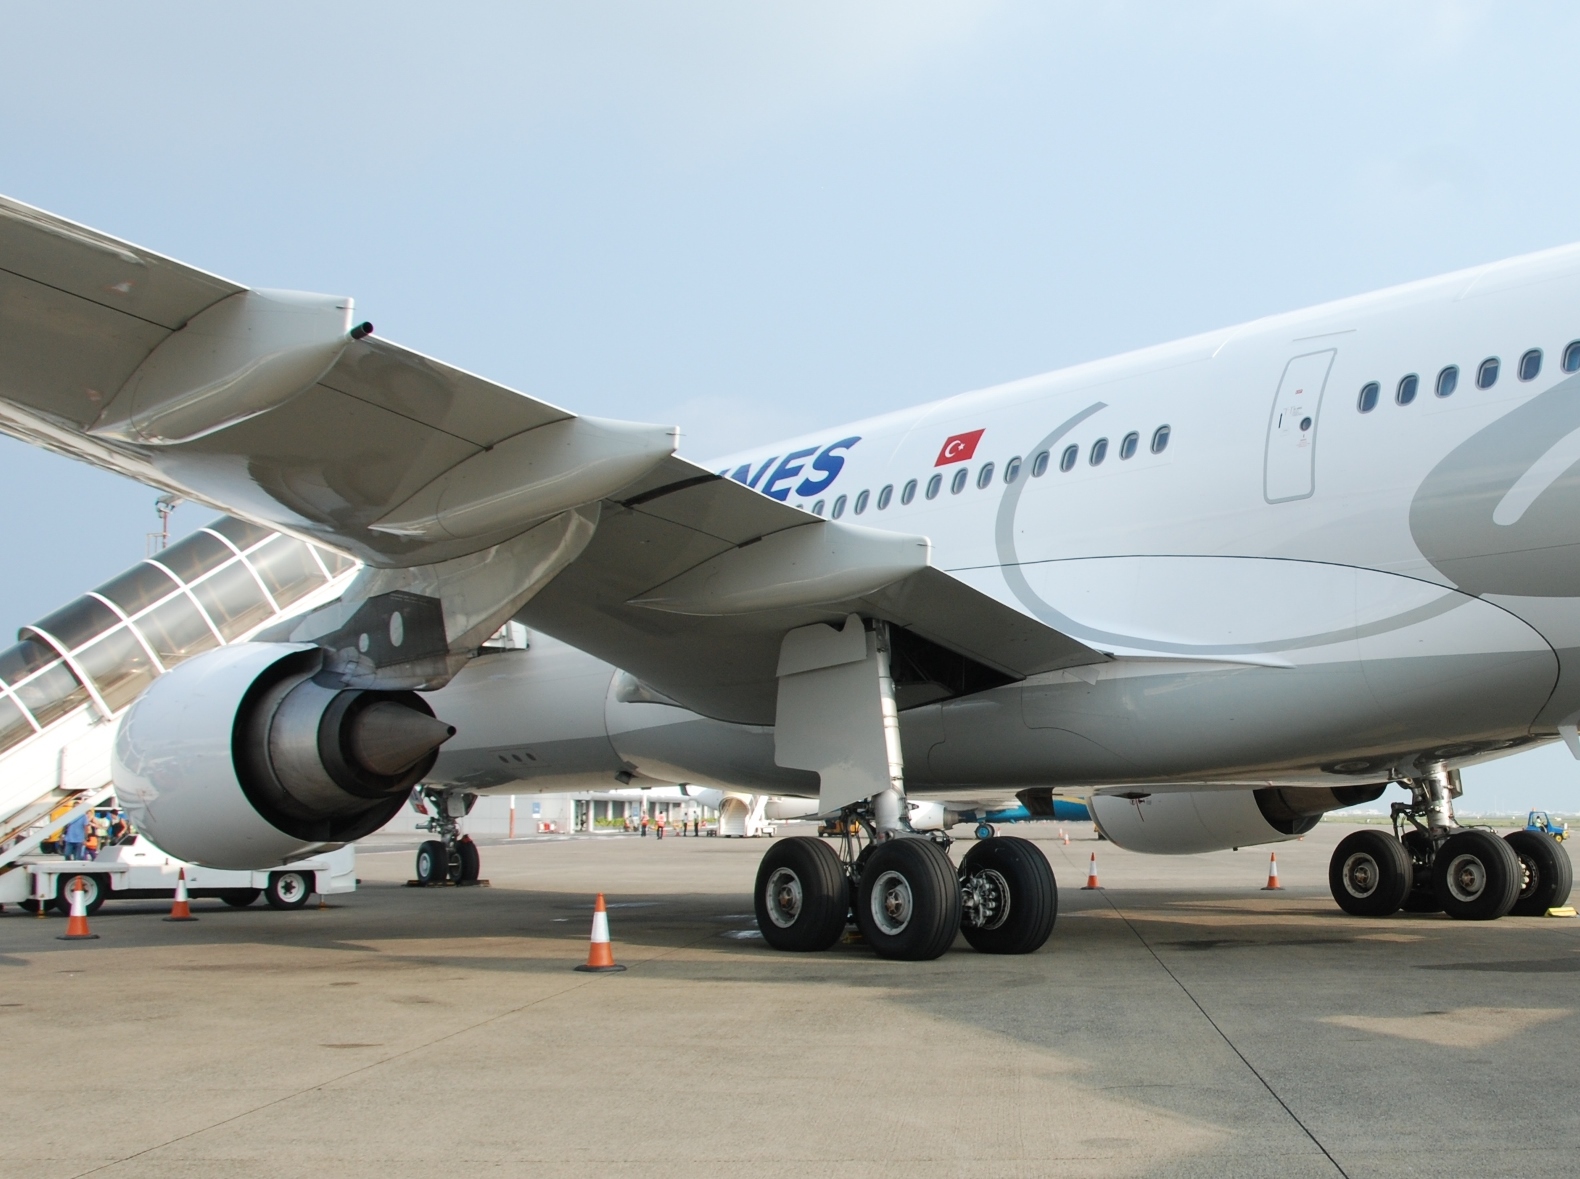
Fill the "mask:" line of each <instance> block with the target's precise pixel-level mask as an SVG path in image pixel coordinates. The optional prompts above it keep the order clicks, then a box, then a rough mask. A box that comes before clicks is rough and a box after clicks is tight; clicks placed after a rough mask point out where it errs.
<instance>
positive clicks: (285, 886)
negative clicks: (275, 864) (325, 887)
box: [263, 869, 315, 909]
mask: <svg viewBox="0 0 1580 1179" xmlns="http://www.w3.org/2000/svg"><path fill="white" fill-rule="evenodd" d="M314 883H315V882H314V880H313V874H312V873H311V872H297V871H294V870H292V869H287V870H286V871H284V872H270V873H269V887H267V888H265V889H264V890H263V899H264V900H266V901H268V902H269V907H270V908H271V909H300V908H302V907H304V906H305V905H306V904H307V902H308V901H309V900H311V899H312V896H313V885H314Z"/></svg>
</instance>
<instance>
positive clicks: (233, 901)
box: [219, 888, 263, 909]
mask: <svg viewBox="0 0 1580 1179" xmlns="http://www.w3.org/2000/svg"><path fill="white" fill-rule="evenodd" d="M262 895H263V889H261V888H227V889H226V890H225V891H224V892H222V893H220V894H219V899H220V900H222V901H224V902H225V903H226V904H227V905H229V906H230V907H231V908H232V909H245V908H246V907H247V906H248V905H250V904H252V902H253V901H255V900H257V899H258V898H259V897H261V896H262Z"/></svg>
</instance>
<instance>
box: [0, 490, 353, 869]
mask: <svg viewBox="0 0 1580 1179" xmlns="http://www.w3.org/2000/svg"><path fill="white" fill-rule="evenodd" d="M359 568H360V565H358V564H357V562H355V561H353V560H352V559H351V558H349V557H347V556H345V555H343V554H341V553H337V552H334V551H333V550H331V549H326V548H320V547H318V546H317V545H311V544H307V543H306V542H304V541H300V540H297V539H295V538H294V537H290V536H286V535H284V534H282V533H278V532H274V531H272V530H270V529H267V528H260V527H258V526H257V525H255V524H250V523H247V522H246V521H244V520H238V519H235V518H234V517H223V518H221V519H219V520H216V521H214V522H213V523H212V524H210V525H209V526H207V527H206V528H203V529H200V530H199V531H197V532H195V533H193V534H192V535H191V536H189V537H187V538H186V539H184V540H181V541H179V542H177V543H176V544H173V545H171V546H170V547H169V548H166V549H162V550H160V551H159V552H157V553H155V554H154V555H153V556H151V557H149V558H148V559H147V560H145V561H141V562H139V563H138V564H136V565H134V566H133V567H132V568H130V569H128V570H127V571H126V572H125V573H122V574H121V575H120V576H119V577H116V578H114V579H113V580H111V581H109V582H106V583H105V584H104V585H101V586H100V587H99V588H98V589H96V590H93V591H92V592H90V593H87V594H84V595H83V596H82V597H80V598H78V599H77V600H76V601H74V602H72V603H71V604H70V605H68V606H66V607H64V608H62V609H60V610H57V611H55V612H54V613H53V614H51V615H49V616H48V617H47V618H43V619H41V620H39V621H38V622H36V623H34V624H33V625H32V626H26V627H23V628H22V630H21V631H20V632H19V633H18V635H17V643H16V645H15V646H13V647H11V648H10V649H9V650H7V651H5V652H4V653H0V874H3V873H5V872H7V871H10V870H11V869H12V868H13V867H14V866H15V865H16V862H17V860H19V859H20V858H21V857H23V856H26V855H29V854H31V853H33V852H35V851H37V849H38V846H39V844H40V843H42V842H43V841H44V840H46V839H48V838H50V836H52V835H53V834H54V833H55V832H56V831H59V830H60V829H61V828H62V827H63V826H65V824H67V823H69V822H71V820H73V819H75V818H76V817H77V816H79V815H82V814H85V813H87V812H88V811H91V810H92V809H93V808H94V807H96V806H99V805H100V804H102V803H103V802H105V801H106V800H107V799H108V798H109V797H110V796H111V793H112V789H113V788H112V786H111V782H110V750H111V747H112V745H113V743H114V740H115V730H116V725H117V723H118V721H119V720H120V717H121V715H122V713H124V712H125V711H126V709H127V708H129V707H130V706H131V705H132V702H133V701H135V700H136V699H137V698H138V696H140V695H142V693H143V690H144V689H145V688H147V686H148V685H149V684H151V683H152V682H153V681H154V680H155V679H157V678H158V677H159V676H161V675H163V674H164V673H165V672H167V671H169V670H170V669H171V668H172V667H174V666H175V665H176V664H178V663H180V662H182V661H183V660H186V659H190V658H192V656H194V655H198V654H201V653H202V652H204V651H208V650H211V649H212V648H214V647H219V646H222V645H224V644H226V643H235V642H244V641H246V640H247V639H249V638H251V637H252V636H253V635H255V634H257V633H258V632H260V631H262V630H264V629H265V628H267V627H269V626H272V625H273V624H274V623H276V622H279V621H280V620H281V619H283V618H286V617H289V616H291V615H295V614H299V613H301V612H303V611H304V610H309V609H312V608H314V607H316V606H319V605H322V604H323V603H325V602H330V601H333V600H334V599H335V598H338V597H339V596H340V595H341V594H342V593H343V592H344V591H345V588H346V586H347V585H348V584H349V583H350V581H351V578H352V577H353V576H354V575H355V573H356V571H357V570H358V569H359Z"/></svg>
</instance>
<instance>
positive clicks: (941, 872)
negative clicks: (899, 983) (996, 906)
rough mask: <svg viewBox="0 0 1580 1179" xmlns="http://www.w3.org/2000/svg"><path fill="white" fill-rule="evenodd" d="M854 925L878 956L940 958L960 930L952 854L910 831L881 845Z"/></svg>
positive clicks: (866, 875)
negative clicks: (950, 855)
mask: <svg viewBox="0 0 1580 1179" xmlns="http://www.w3.org/2000/svg"><path fill="white" fill-rule="evenodd" d="M856 924H857V926H859V927H860V929H861V932H862V935H863V936H864V937H865V938H866V939H867V941H868V943H869V944H870V945H871V946H872V948H873V949H874V950H876V951H877V953H878V956H879V957H882V958H901V959H905V960H908V961H912V962H921V961H926V960H927V959H930V958H937V957H940V956H941V955H942V954H943V953H944V951H946V950H948V949H949V947H950V945H951V944H952V943H953V942H954V940H955V934H957V933H959V932H960V881H959V879H958V877H957V876H956V875H955V868H954V865H953V864H952V863H950V861H949V854H948V853H947V852H945V851H944V849H943V848H941V847H939V846H938V845H937V844H936V843H934V842H933V841H932V840H931V839H918V838H915V837H911V836H901V837H898V838H895V839H890V840H889V841H888V842H886V843H880V844H878V845H877V846H876V847H875V848H874V850H873V853H872V858H871V859H869V860H868V861H867V864H866V867H864V868H863V869H862V873H861V885H860V887H859V888H858V889H857V890H856Z"/></svg>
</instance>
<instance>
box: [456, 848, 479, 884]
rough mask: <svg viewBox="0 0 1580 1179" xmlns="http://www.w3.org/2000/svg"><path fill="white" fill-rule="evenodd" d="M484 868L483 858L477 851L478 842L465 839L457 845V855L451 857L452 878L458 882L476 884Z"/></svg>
mask: <svg viewBox="0 0 1580 1179" xmlns="http://www.w3.org/2000/svg"><path fill="white" fill-rule="evenodd" d="M482 870H483V858H482V856H480V855H478V853H477V844H475V843H473V842H472V841H471V840H470V839H463V840H461V841H460V842H459V843H457V844H456V845H455V855H453V856H451V857H450V873H451V875H450V879H452V880H454V881H455V882H456V883H457V884H476V883H477V877H478V874H479V873H480V872H482Z"/></svg>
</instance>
